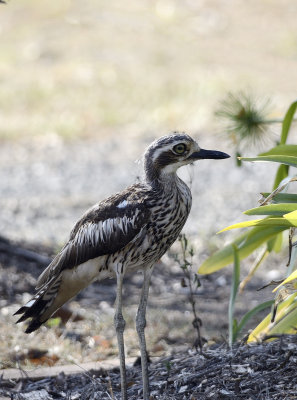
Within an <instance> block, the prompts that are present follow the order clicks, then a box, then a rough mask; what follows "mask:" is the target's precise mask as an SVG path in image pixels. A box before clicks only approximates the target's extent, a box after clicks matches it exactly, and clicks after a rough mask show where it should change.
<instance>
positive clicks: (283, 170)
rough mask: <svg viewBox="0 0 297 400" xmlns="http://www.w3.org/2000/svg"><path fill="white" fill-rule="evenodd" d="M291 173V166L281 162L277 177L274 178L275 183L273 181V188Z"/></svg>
mask: <svg viewBox="0 0 297 400" xmlns="http://www.w3.org/2000/svg"><path fill="white" fill-rule="evenodd" d="M288 174H289V166H288V165H284V164H281V165H280V166H279V167H278V169H277V172H276V175H275V178H274V183H273V190H275V189H276V188H277V187H278V186H279V184H280V183H281V181H282V180H283V179H285V178H286V177H287V176H288Z"/></svg>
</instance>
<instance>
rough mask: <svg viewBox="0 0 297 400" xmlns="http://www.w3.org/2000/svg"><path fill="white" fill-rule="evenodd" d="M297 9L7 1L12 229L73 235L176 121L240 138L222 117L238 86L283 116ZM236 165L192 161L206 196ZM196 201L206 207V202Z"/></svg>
mask: <svg viewBox="0 0 297 400" xmlns="http://www.w3.org/2000/svg"><path fill="white" fill-rule="evenodd" d="M296 14H297V5H296V4H295V2H292V1H290V0H283V1H281V2H280V1H277V0H266V1H261V2H259V1H256V0H254V1H253V0H252V1H249V2H245V1H240V0H232V1H231V2H230V1H226V0H208V1H203V0H195V1H193V0H187V1H184V2H182V3H181V2H179V1H174V0H158V1H151V0H148V1H141V2H139V1H136V0H135V1H133V0H131V1H129V2H128V3H127V4H119V3H118V2H117V1H113V0H111V1H109V2H107V3H106V2H104V1H96V2H93V1H88V0H86V1H76V0H73V1H70V0H61V1H59V2H47V3H43V2H38V1H34V0H29V1H27V0H26V1H25V0H24V1H22V0H20V1H9V2H8V3H7V4H6V5H2V6H1V9H0V35H1V36H0V40H1V52H0V140H1V150H0V156H1V159H0V167H1V170H0V189H1V204H0V206H1V210H2V212H1V217H0V227H1V231H2V232H3V233H4V234H6V235H8V236H9V237H11V238H15V239H22V240H29V241H39V242H43V243H44V242H48V243H49V244H51V245H53V244H57V243H60V242H61V241H64V240H65V238H66V237H67V234H68V232H69V229H70V228H71V226H72V225H73V222H74V220H75V219H76V218H77V217H79V215H80V214H81V212H82V211H83V210H84V209H85V208H86V207H87V206H89V205H91V204H93V203H94V202H96V201H98V200H99V199H102V198H104V197H105V196H107V195H108V194H110V193H112V192H114V191H115V190H119V189H121V188H123V187H125V186H126V185H128V184H129V183H131V181H133V180H135V178H136V177H137V176H138V175H139V174H141V165H140V166H139V164H135V163H134V161H135V160H138V159H140V158H141V155H142V153H143V152H144V150H145V147H146V146H147V145H148V144H149V143H150V142H151V141H152V140H153V139H155V138H157V137H159V136H161V135H163V134H166V133H168V132H170V131H173V130H182V131H186V132H188V133H189V134H191V135H193V136H194V137H196V138H197V139H198V140H199V143H200V145H201V147H216V148H218V149H221V150H223V151H226V152H228V151H229V152H232V148H230V143H229V142H228V141H225V137H224V132H223V131H222V126H221V125H219V124H218V121H217V120H216V118H215V117H214V111H215V110H216V108H217V107H218V104H219V102H220V101H221V99H222V98H223V97H224V96H225V95H226V93H228V92H234V91H239V90H243V91H245V90H248V91H250V92H252V93H254V94H255V95H256V96H258V97H259V98H262V97H265V98H267V97H269V98H271V100H272V104H273V107H272V112H273V113H274V114H273V116H274V117H275V116H280V117H281V116H283V113H284V111H285V110H286V108H287V106H288V104H289V103H290V102H291V101H292V100H293V99H294V98H295V97H296V89H297V83H296V82H297V68H296V63H297V28H296ZM218 165H219V169H220V171H221V168H227V171H228V172H227V174H228V175H230V174H231V179H230V180H229V181H225V179H226V170H224V172H223V173H222V175H221V174H220V171H218ZM233 165H234V163H233V162H232V161H227V162H226V163H225V162H224V166H223V163H220V164H215V165H214V164H213V165H211V163H210V162H205V163H204V164H203V165H202V163H201V167H197V168H196V172H191V173H190V175H191V174H194V175H197V176H196V177H194V184H193V185H194V187H193V191H194V194H195V191H197V192H199V193H197V195H200V200H199V203H201V202H204V201H205V202H209V201H210V202H211V200H209V199H211V198H212V197H213V196H215V197H216V198H217V201H218V202H220V198H218V197H219V196H220V193H223V192H224V191H225V190H226V191H227V192H233V191H234V186H233V187H232V185H235V186H236V185H238V184H239V183H240V181H241V180H242V171H240V173H238V172H234V171H232V170H231V169H233ZM246 168H248V169H250V168H252V167H250V166H248V167H246ZM238 174H239V175H238ZM216 176H217V178H216ZM221 178H223V182H222V179H221ZM190 179H191V177H190ZM210 179H211V181H210ZM246 179H249V178H246ZM253 180H254V179H251V182H250V183H249V182H247V181H246V182H245V188H246V189H247V191H248V192H250V193H252V192H253V193H254V192H255V191H256V190H255V189H254V187H253V182H252V181H253ZM198 181H202V184H201V185H199V182H198ZM205 182H206V183H205ZM208 185H210V186H211V188H210V189H209V188H208V189H206V186H208ZM250 185H252V187H250ZM214 186H217V187H216V188H215V190H214V191H213V187H214ZM201 192H203V193H202V194H201ZM205 192H207V193H205ZM232 197H233V194H232V196H230V201H231V204H230V206H231V207H230V208H234V207H236V205H235V204H232ZM244 197H246V195H245V196H244ZM195 198H196V196H195ZM227 201H228V197H227V198H225V199H224V202H227ZM212 204H213V203H212V202H211V205H212ZM197 207H198V209H197ZM243 207H244V206H243ZM70 208H77V212H76V213H75V215H74V216H73V214H72V211H71V212H70V211H69V210H70ZM196 209H197V213H196ZM241 209H242V208H241ZM193 211H194V218H196V216H197V218H198V217H199V211H200V215H202V214H204V213H203V212H201V211H202V210H201V209H199V205H198V204H196V202H194V210H193ZM69 213H70V214H69ZM219 214H221V213H219ZM230 217H231V218H230ZM236 217H237V215H234V214H232V212H231V216H229V217H228V218H227V219H225V218H222V216H216V217H215V219H213V220H212V219H211V216H209V218H210V219H209V220H202V223H201V226H205V225H206V226H212V225H213V224H215V227H214V229H213V230H211V231H212V233H213V232H215V230H216V229H218V228H220V227H221V226H222V225H224V224H226V223H229V222H230V221H229V218H230V219H231V220H233V219H234V218H236ZM202 218H203V217H202ZM44 219H46V220H47V222H46V226H45V225H44V224H45V222H44ZM12 221H13V223H12ZM61 221H62V223H61ZM56 222H57V223H56ZM24 224H25V225H26V227H25V228H24V229H23V225H24ZM190 230H191V232H192V233H193V232H194V231H197V225H196V224H195V226H193V227H192V229H190ZM203 230H204V229H203Z"/></svg>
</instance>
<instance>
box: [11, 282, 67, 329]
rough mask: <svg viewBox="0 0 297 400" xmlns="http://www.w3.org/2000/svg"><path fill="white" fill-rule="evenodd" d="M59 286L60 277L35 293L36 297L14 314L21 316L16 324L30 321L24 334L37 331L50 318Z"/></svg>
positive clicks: (54, 309) (53, 310)
mask: <svg viewBox="0 0 297 400" xmlns="http://www.w3.org/2000/svg"><path fill="white" fill-rule="evenodd" d="M60 284H61V277H60V278H59V277H58V278H57V277H55V279H52V280H50V281H49V282H47V283H46V284H45V285H44V286H42V288H41V289H40V290H39V291H38V292H37V293H36V295H35V296H34V297H33V298H32V299H31V300H29V301H28V303H27V304H25V305H24V306H23V307H21V308H20V309H19V310H18V311H17V312H15V313H14V315H16V314H23V315H22V316H21V318H19V319H18V320H17V321H16V323H19V322H23V321H25V320H26V319H28V318H31V321H30V323H29V325H28V327H27V329H26V330H25V332H26V333H31V332H33V331H35V330H36V329H38V328H39V327H40V326H41V325H42V324H43V323H44V322H46V321H47V320H48V319H49V318H50V316H51V315H52V314H53V313H54V312H55V311H56V309H57V307H54V308H53V309H52V310H51V308H52V307H51V306H52V305H53V303H54V301H55V299H56V296H57V293H58V291H59V288H60Z"/></svg>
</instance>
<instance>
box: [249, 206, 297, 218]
mask: <svg viewBox="0 0 297 400" xmlns="http://www.w3.org/2000/svg"><path fill="white" fill-rule="evenodd" d="M295 210H297V203H296V204H294V203H282V204H269V205H266V206H261V207H256V208H251V209H250V210H247V211H245V212H244V214H246V215H275V216H282V215H284V214H286V213H289V212H291V211H295Z"/></svg>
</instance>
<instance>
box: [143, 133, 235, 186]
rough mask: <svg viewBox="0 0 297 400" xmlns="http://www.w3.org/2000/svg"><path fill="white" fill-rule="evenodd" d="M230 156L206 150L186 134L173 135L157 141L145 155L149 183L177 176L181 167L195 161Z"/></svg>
mask: <svg viewBox="0 0 297 400" xmlns="http://www.w3.org/2000/svg"><path fill="white" fill-rule="evenodd" d="M228 157H230V156H229V155H228V154H226V153H223V152H221V151H216V150H204V149H201V148H200V147H199V146H198V143H197V142H196V141H195V140H194V139H192V138H191V137H190V136H189V135H186V134H185V133H173V134H171V135H166V136H162V137H161V138H160V139H157V140H155V141H154V142H153V143H152V144H151V145H150V146H149V147H148V149H147V150H146V152H145V154H144V169H145V175H146V179H147V180H148V181H149V182H153V181H155V180H160V179H162V177H163V178H164V177H166V176H168V175H172V174H175V172H176V171H177V169H178V168H179V167H182V166H183V165H187V164H190V163H193V162H194V161H197V160H201V159H205V158H212V159H223V158H228Z"/></svg>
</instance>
